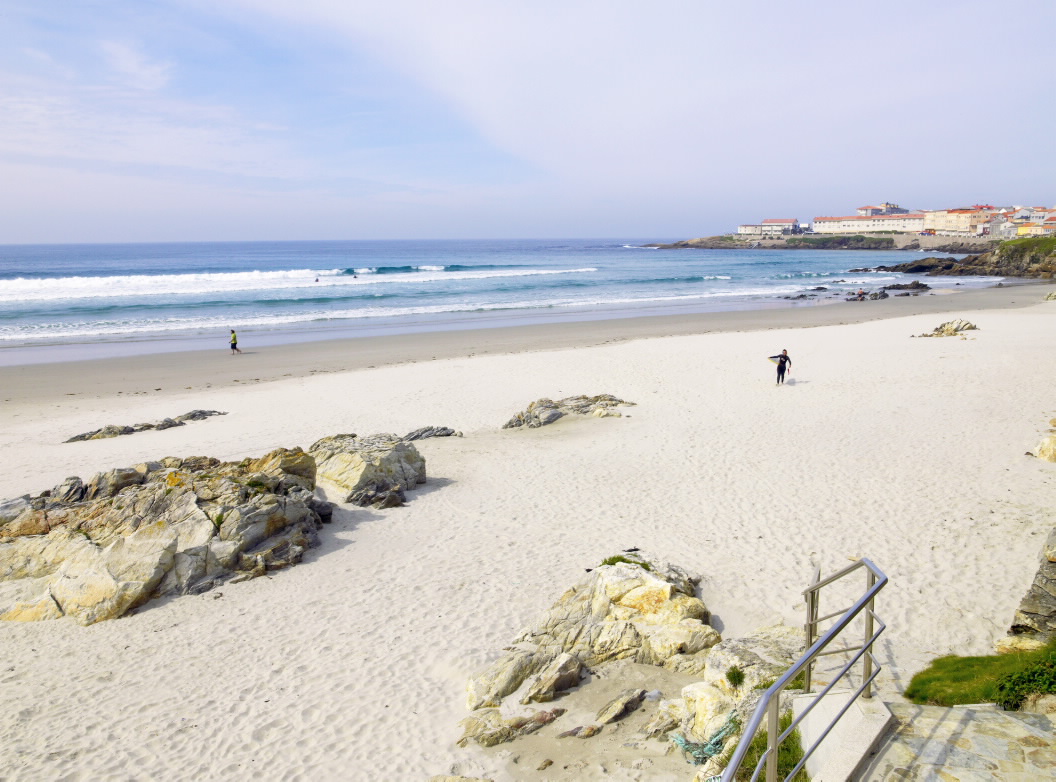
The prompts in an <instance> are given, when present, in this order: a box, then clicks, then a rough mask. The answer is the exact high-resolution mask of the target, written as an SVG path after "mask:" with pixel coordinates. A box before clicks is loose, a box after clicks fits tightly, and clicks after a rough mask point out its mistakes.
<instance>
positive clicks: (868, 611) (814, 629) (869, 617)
mask: <svg viewBox="0 0 1056 782" xmlns="http://www.w3.org/2000/svg"><path fill="white" fill-rule="evenodd" d="M863 568H864V569H865V574H866V575H865V592H864V593H863V594H862V596H861V597H860V598H858V600H857V601H855V603H854V605H852V606H850V607H849V608H845V609H841V610H840V611H835V612H833V613H830V614H827V615H825V616H818V613H819V610H820V602H821V600H820V598H821V594H820V593H821V589H822V587H824V586H827V585H829V584H832V583H833V582H835V581H839V580H840V579H842V578H843V577H844V576H847V575H849V574H850V573H853V572H855V571H857V570H861V569H863ZM820 576H821V571H820V569H819V570H816V571H815V572H814V583H812V584H811V585H810V586H809V587H807V589H805V590H804V591H803V594H804V596H805V597H806V598H807V621H806V625H805V630H806V636H807V644H806V645H807V651H806V652H804V653H803V656H802V657H800V658H799V659H798V660H797V661H796V662H795V664H794V665H793V666H792V667H791V668H789V669H788V670H787V671H785V673H784V674H783V675H782V676H781V678H780V679H778V680H777V681H776V682H774V683H773V684H772V685H771V686H770V688H769V689H768V690H767V691H766V693H765V694H764V695H763V697H762V699H761V700H760V701H759V705H758V706H757V707H756V709H755V712H754V713H753V714H752V718H751V719H750V720H749V721H748V724H747V725H746V726H745V728H744V731H743V732H742V734H741V739H740V742H739V743H738V744H737V749H736V750H734V753H733V755H732V756H731V758H730V762H729V764H728V765H727V766H726V769H725V770H724V771H723V772H722V782H733V780H734V778H735V776H736V774H737V771H738V770H739V769H740V767H741V764H742V763H743V762H744V756H745V754H747V752H748V747H749V745H750V744H751V743H752V739H753V738H755V734H756V733H758V732H759V727H760V726H761V725H762V722H763V718H764V717H765V718H766V723H767V725H766V732H767V749H766V752H764V753H763V756H762V757H761V758H760V760H759V763H758V764H757V765H756V767H755V771H754V773H753V774H752V781H753V782H755V780H756V779H758V777H759V774H760V772H761V771H762V770H763V769H764V764H765V770H766V777H765V779H766V782H777V750H778V747H780V746H781V742H783V741H785V739H787V738H788V737H789V736H790V735H791V734H792V731H794V730H795V729H796V728H797V727H798V726H799V723H800V722H802V721H803V719H804V718H805V717H806V716H807V715H808V714H809V713H810V712H811V711H812V710H813V709H814V707H815V706H817V705H818V703H820V702H821V699H822V698H824V697H825V696H826V695H828V694H829V692H831V691H832V688H833V687H834V686H835V685H836V683H837V682H839V681H840V680H841V679H843V678H844V677H846V676H847V675H848V673H849V672H850V670H851V669H852V668H853V667H854V665H855V664H856V663H857V662H858V661H859V660H861V661H862V684H861V686H860V687H858V688H857V690H856V691H855V692H854V694H853V695H852V696H851V697H850V698H848V699H847V703H846V704H844V706H843V708H842V709H840V711H839V713H838V714H837V715H836V716H835V717H834V718H833V719H832V720H831V721H830V722H829V724H828V726H827V727H826V728H825V730H824V731H823V732H822V734H821V736H819V737H818V740H817V741H815V742H814V743H813V744H812V745H811V746H810V747H808V748H806V749H805V750H804V751H803V758H802V759H801V760H800V761H799V763H797V764H796V766H795V768H793V769H792V771H791V773H790V774H789V775H788V776H786V777H785V779H786V780H787V779H791V778H792V777H794V776H795V775H796V774H798V773H799V771H800V769H802V768H803V766H804V765H806V762H807V759H808V758H809V757H810V756H811V755H812V754H813V753H814V750H816V749H817V748H818V747H819V746H820V745H821V742H822V741H824V740H825V737H826V736H828V735H829V732H830V731H831V730H832V729H833V727H835V725H836V723H837V722H839V721H840V718H841V717H843V715H844V714H846V713H847V710H848V709H849V708H850V707H851V705H852V704H853V703H854V702H855V701H856V700H857V699H858V697H859V696H861V697H863V698H871V697H872V694H873V693H872V685H873V680H874V679H875V678H876V676H877V674H878V673H880V664H879V663H878V662H877V659H876V657H875V656H874V655H873V651H872V649H873V644H874V643H875V642H876V639H877V638H879V637H880V634H881V633H882V632H884V630H885V629H887V628H886V625H885V624H884V623H883V622H881V621H880V618H879V617H878V616H877V615H876V613H875V612H874V611H873V601H874V600H875V599H876V595H877V593H879V592H880V590H881V589H883V588H884V587H885V586H886V585H887V576H885V575H884V574H883V573H882V572H881V571H880V569H879V568H878V567H877V566H876V565H874V564H873V563H872V562H871V561H870V560H868V559H864V558H863V559H860V560H858V561H857V562H855V563H854V564H853V565H850V566H849V567H845V568H844V569H843V570H841V571H839V572H838V573H834V574H833V575H831V576H829V577H828V578H826V579H824V580H822V579H821V578H820ZM859 614H862V617H863V620H864V625H865V629H864V633H863V641H862V645H861V646H847V647H842V648H839V649H829V648H828V646H829V645H830V644H831V643H833V642H834V641H835V640H836V639H837V638H838V637H839V636H840V634H841V633H842V632H843V631H844V630H845V629H846V628H847V627H848V626H849V625H850V624H851V622H853V621H854V620H855V618H857V617H858V615H859ZM837 617H838V618H837ZM833 618H836V621H835V622H834V623H833V625H832V627H830V628H829V629H828V630H826V631H825V633H824V634H821V635H820V637H819V632H818V630H819V628H818V625H819V623H821V622H825V621H827V620H829V619H833ZM877 625H879V628H877V627H876V626H877ZM848 652H853V653H854V656H853V657H851V659H850V661H849V662H847V664H846V665H844V666H843V668H841V669H840V672H839V673H838V674H837V675H836V676H835V677H833V679H832V681H831V682H829V684H828V685H827V686H826V687H825V688H824V689H823V690H821V692H819V693H818V697H816V698H815V699H814V700H813V701H812V702H811V703H810V705H809V706H807V707H806V708H805V709H804V710H803V713H802V714H800V715H799V716H798V717H797V718H796V719H795V720H794V721H793V722H792V724H791V725H789V727H788V728H787V729H786V730H785V731H784V732H783V733H780V735H779V734H778V731H779V730H780V729H779V727H778V725H779V718H780V711H781V708H780V702H781V693H782V691H783V690H784V689H785V688H786V687H787V686H788V684H789V682H791V681H792V680H793V679H795V678H796V677H797V676H799V674H800V673H801V672H802V673H803V690H804V692H810V685H811V674H812V673H813V670H814V661H815V660H816V659H817V658H819V657H823V656H826V655H830V654H842V653H848Z"/></svg>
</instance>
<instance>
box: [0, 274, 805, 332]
mask: <svg viewBox="0 0 1056 782" xmlns="http://www.w3.org/2000/svg"><path fill="white" fill-rule="evenodd" d="M799 290H800V288H776V289H775V288H745V289H740V290H736V291H700V292H697V293H692V294H679V295H670V296H643V297H631V296H621V297H590V298H587V297H584V298H562V299H547V300H532V299H525V300H518V301H495V302H471V303H470V302H467V303H461V302H458V303H454V302H453V303H449V304H435V305H422V306H411V307H370V306H365V307H357V308H356V309H343V310H301V311H299V312H292V313H283V314H275V313H260V314H255V315H250V316H237V315H232V314H231V313H223V314H219V313H218V314H216V315H208V316H201V317H192V318H180V317H172V318H136V319H128V320H118V319H107V320H94V321H83V322H80V323H73V324H70V323H38V324H32V325H20V326H3V327H0V343H3V342H37V341H43V340H61V339H86V338H93V337H111V338H113V337H117V338H120V337H122V336H128V335H133V334H134V335H137V336H142V335H144V334H148V333H157V334H161V333H167V332H182V333H186V332H191V331H199V332H204V331H213V330H220V331H223V330H226V329H228V328H239V329H245V328H253V327H264V328H272V327H276V326H291V325H296V324H302V323H303V324H306V323H334V322H336V321H362V320H367V319H377V318H408V317H416V316H429V315H453V314H459V313H484V312H499V311H503V310H526V311H533V310H542V309H567V308H574V307H575V308H587V309H589V308H599V307H619V306H626V305H634V306H641V305H653V304H673V303H690V302H693V301H702V300H706V299H716V298H737V297H754V296H768V297H770V296H780V295H782V294H788V293H793V292H796V291H799Z"/></svg>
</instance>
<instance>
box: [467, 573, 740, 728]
mask: <svg viewBox="0 0 1056 782" xmlns="http://www.w3.org/2000/svg"><path fill="white" fill-rule="evenodd" d="M651 567H654V568H655V569H654V570H647V569H646V568H645V567H642V565H639V564H634V563H631V562H619V563H617V564H613V565H603V566H601V567H598V568H595V569H594V570H593V571H591V573H590V575H589V576H588V577H587V578H585V579H584V580H583V581H582V582H581V583H579V584H577V585H576V586H574V587H573V588H572V589H570V590H568V591H567V592H566V593H565V594H564V595H562V597H561V598H560V599H559V600H558V601H557V602H556V603H555V604H554V605H553V606H552V607H551V608H550V610H548V611H547V612H546V613H545V614H544V615H543V616H542V617H541V619H540V621H539V622H538V623H537V624H536V625H535V626H534V627H532V628H530V629H528V630H526V631H524V632H523V633H522V634H521V635H520V636H519V637H518V638H517V639H516V641H515V642H514V645H513V646H512V647H511V648H510V649H509V651H508V652H507V653H506V654H505V655H503V656H502V657H501V658H499V659H498V660H497V661H495V662H494V663H493V664H492V665H491V666H489V667H488V668H487V669H486V670H484V671H482V672H481V673H480V674H478V675H477V676H476V677H474V678H473V679H471V680H470V682H469V686H468V705H469V708H470V709H478V708H481V707H494V706H498V705H499V704H500V703H501V702H502V699H503V698H505V697H506V696H508V695H510V694H512V693H513V692H515V691H516V690H518V689H519V688H520V687H521V685H522V684H524V683H525V681H526V680H527V679H528V678H529V677H531V676H533V675H535V674H539V673H540V672H542V671H544V669H546V668H547V666H549V665H550V664H551V663H552V662H553V661H555V660H557V659H558V658H560V657H561V656H562V655H567V656H572V657H575V658H576V659H577V660H578V661H579V662H580V663H581V664H582V665H585V666H588V667H589V666H594V665H599V664H601V663H604V662H607V661H612V660H632V661H634V662H639V663H645V664H649V665H663V664H664V663H665V662H666V661H667V660H668V659H670V658H672V657H674V656H676V655H692V654H695V653H697V652H700V651H702V650H704V649H707V648H709V647H711V646H714V645H715V644H716V643H718V642H719V640H720V638H721V636H720V635H719V633H718V632H717V631H716V630H715V629H714V628H712V627H710V626H709V625H708V624H707V621H708V618H709V617H710V614H709V612H708V609H707V606H705V605H704V603H703V602H702V601H701V600H700V599H699V598H697V597H696V596H695V582H694V581H693V579H691V578H690V577H689V576H688V575H687V574H686V573H685V571H682V570H681V569H679V568H677V567H675V566H672V565H666V566H660V565H653V566H651ZM577 679H578V676H577V677H572V676H571V675H569V676H567V677H566V678H565V679H564V681H565V682H566V683H567V684H569V685H571V684H574V683H575V681H576V680H577ZM533 688H534V684H533ZM526 697H527V696H526ZM551 697H552V693H551Z"/></svg>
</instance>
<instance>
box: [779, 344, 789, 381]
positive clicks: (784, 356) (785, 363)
mask: <svg viewBox="0 0 1056 782" xmlns="http://www.w3.org/2000/svg"><path fill="white" fill-rule="evenodd" d="M786 369H787V370H788V371H789V372H791V371H792V359H791V358H790V357H789V355H788V351H787V350H782V351H781V355H780V356H778V357H777V384H778V385H781V384H782V383H784V382H785V370H786Z"/></svg>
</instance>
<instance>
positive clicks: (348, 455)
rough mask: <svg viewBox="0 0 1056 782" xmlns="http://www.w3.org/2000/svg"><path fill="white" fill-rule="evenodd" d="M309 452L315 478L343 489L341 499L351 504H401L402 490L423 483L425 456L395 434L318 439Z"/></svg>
mask: <svg viewBox="0 0 1056 782" xmlns="http://www.w3.org/2000/svg"><path fill="white" fill-rule="evenodd" d="M308 451H309V453H310V454H311V456H312V457H313V458H314V459H315V462H316V477H317V479H318V480H320V481H326V482H328V483H332V484H334V485H335V486H338V487H339V488H341V489H344V490H345V491H346V492H347V494H346V496H345V500H344V501H345V502H351V503H353V504H354V505H360V506H367V505H375V506H378V507H389V506H393V505H401V504H403V500H404V496H403V493H404V492H406V491H409V490H410V489H413V488H414V487H415V486H417V485H418V484H419V483H425V459H424V458H423V457H422V455H421V454H420V453H419V452H418V449H417V448H415V447H414V445H412V444H411V443H409V442H406V441H404V440H403V438H401V437H398V436H397V435H394V434H375V435H371V436H369V437H359V436H358V435H354V434H338V435H333V436H331V437H324V438H323V439H321V440H317V441H316V442H315V443H313V444H312V446H311V448H309V449H308Z"/></svg>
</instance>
